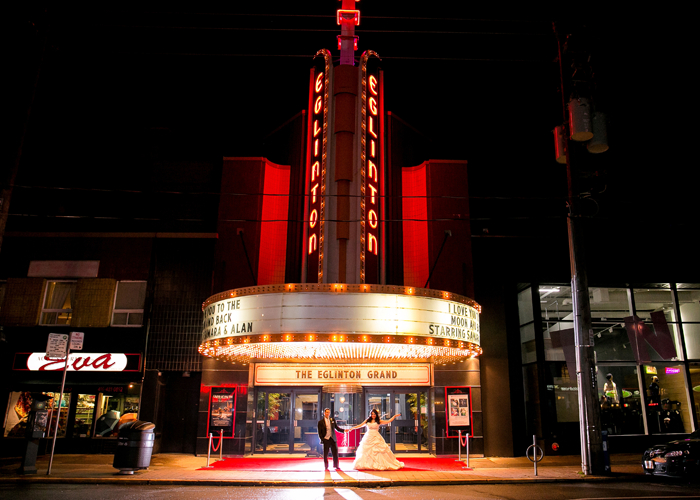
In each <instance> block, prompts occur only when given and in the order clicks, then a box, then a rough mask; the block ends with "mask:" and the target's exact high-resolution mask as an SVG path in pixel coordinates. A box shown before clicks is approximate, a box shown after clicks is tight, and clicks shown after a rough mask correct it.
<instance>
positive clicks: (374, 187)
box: [360, 50, 383, 283]
mask: <svg viewBox="0 0 700 500" xmlns="http://www.w3.org/2000/svg"><path fill="white" fill-rule="evenodd" d="M371 56H375V57H377V58H379V56H378V55H377V53H376V52H374V51H372V50H368V51H365V52H364V53H363V54H362V60H361V65H362V132H363V135H362V198H361V199H362V201H361V204H360V211H361V214H360V215H361V228H362V235H361V238H360V245H361V252H360V281H361V283H379V262H380V255H381V254H380V246H379V244H380V231H379V226H380V217H381V216H382V214H381V210H380V208H381V205H382V196H381V192H382V190H381V187H382V186H381V184H380V183H381V182H382V180H383V177H382V171H383V165H382V147H383V144H382V139H383V134H382V131H383V126H382V125H383V112H382V110H383V102H382V98H383V93H382V89H381V80H380V72H379V70H378V69H377V68H375V69H373V70H372V71H368V70H367V61H368V59H369V58H370V57H371Z"/></svg>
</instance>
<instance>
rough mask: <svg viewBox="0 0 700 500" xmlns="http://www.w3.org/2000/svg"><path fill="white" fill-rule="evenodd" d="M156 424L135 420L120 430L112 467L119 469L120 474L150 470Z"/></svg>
mask: <svg viewBox="0 0 700 500" xmlns="http://www.w3.org/2000/svg"><path fill="white" fill-rule="evenodd" d="M154 428H155V424H153V423H151V422H143V421H142V420H133V421H131V422H127V423H125V424H124V425H122V426H121V427H120V428H119V436H118V437H117V450H116V451H115V452H114V463H113V464H112V466H113V467H114V468H115V469H119V474H133V473H134V471H137V470H140V469H148V466H149V465H150V464H151V454H152V453H153V443H154V442H155V434H154V433H153V429H154Z"/></svg>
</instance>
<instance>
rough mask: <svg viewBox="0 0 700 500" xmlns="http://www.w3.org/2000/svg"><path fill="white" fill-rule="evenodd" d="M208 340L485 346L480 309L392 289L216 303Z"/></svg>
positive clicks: (205, 332)
mask: <svg viewBox="0 0 700 500" xmlns="http://www.w3.org/2000/svg"><path fill="white" fill-rule="evenodd" d="M202 326H203V328H202V341H207V340H211V339H217V338H226V337H239V336H250V335H265V334H271V335H274V334H309V333H333V334H336V333H337V334H366V335H398V336H417V337H431V338H441V339H452V340H458V341H465V342H470V343H472V344H475V345H477V346H478V345H480V343H481V335H480V329H479V312H478V311H477V310H476V309H475V308H474V307H472V306H470V305H466V304H463V303H460V302H454V301H451V300H445V299H440V298H435V297H423V296H411V295H402V294H390V293H342V294H337V293H324V292H309V293H266V294H258V295H246V296H241V297H232V298H230V299H224V300H220V301H217V302H211V303H209V304H207V305H206V307H205V308H204V321H203V325H202Z"/></svg>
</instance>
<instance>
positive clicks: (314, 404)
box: [291, 389, 321, 453]
mask: <svg viewBox="0 0 700 500" xmlns="http://www.w3.org/2000/svg"><path fill="white" fill-rule="evenodd" d="M292 395H293V400H294V411H293V420H292V422H293V424H292V427H293V429H294V432H293V433H292V450H291V451H293V452H297V453H307V452H309V451H311V450H315V449H316V445H317V444H318V421H319V419H320V418H321V410H320V409H319V391H318V389H314V390H313V391H308V390H302V389H294V390H292Z"/></svg>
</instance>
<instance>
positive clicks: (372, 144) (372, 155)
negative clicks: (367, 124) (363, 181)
mask: <svg viewBox="0 0 700 500" xmlns="http://www.w3.org/2000/svg"><path fill="white" fill-rule="evenodd" d="M369 142H370V156H371V157H372V158H376V157H377V153H376V152H375V151H374V146H375V142H374V139H372V140H371V141H369Z"/></svg>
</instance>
